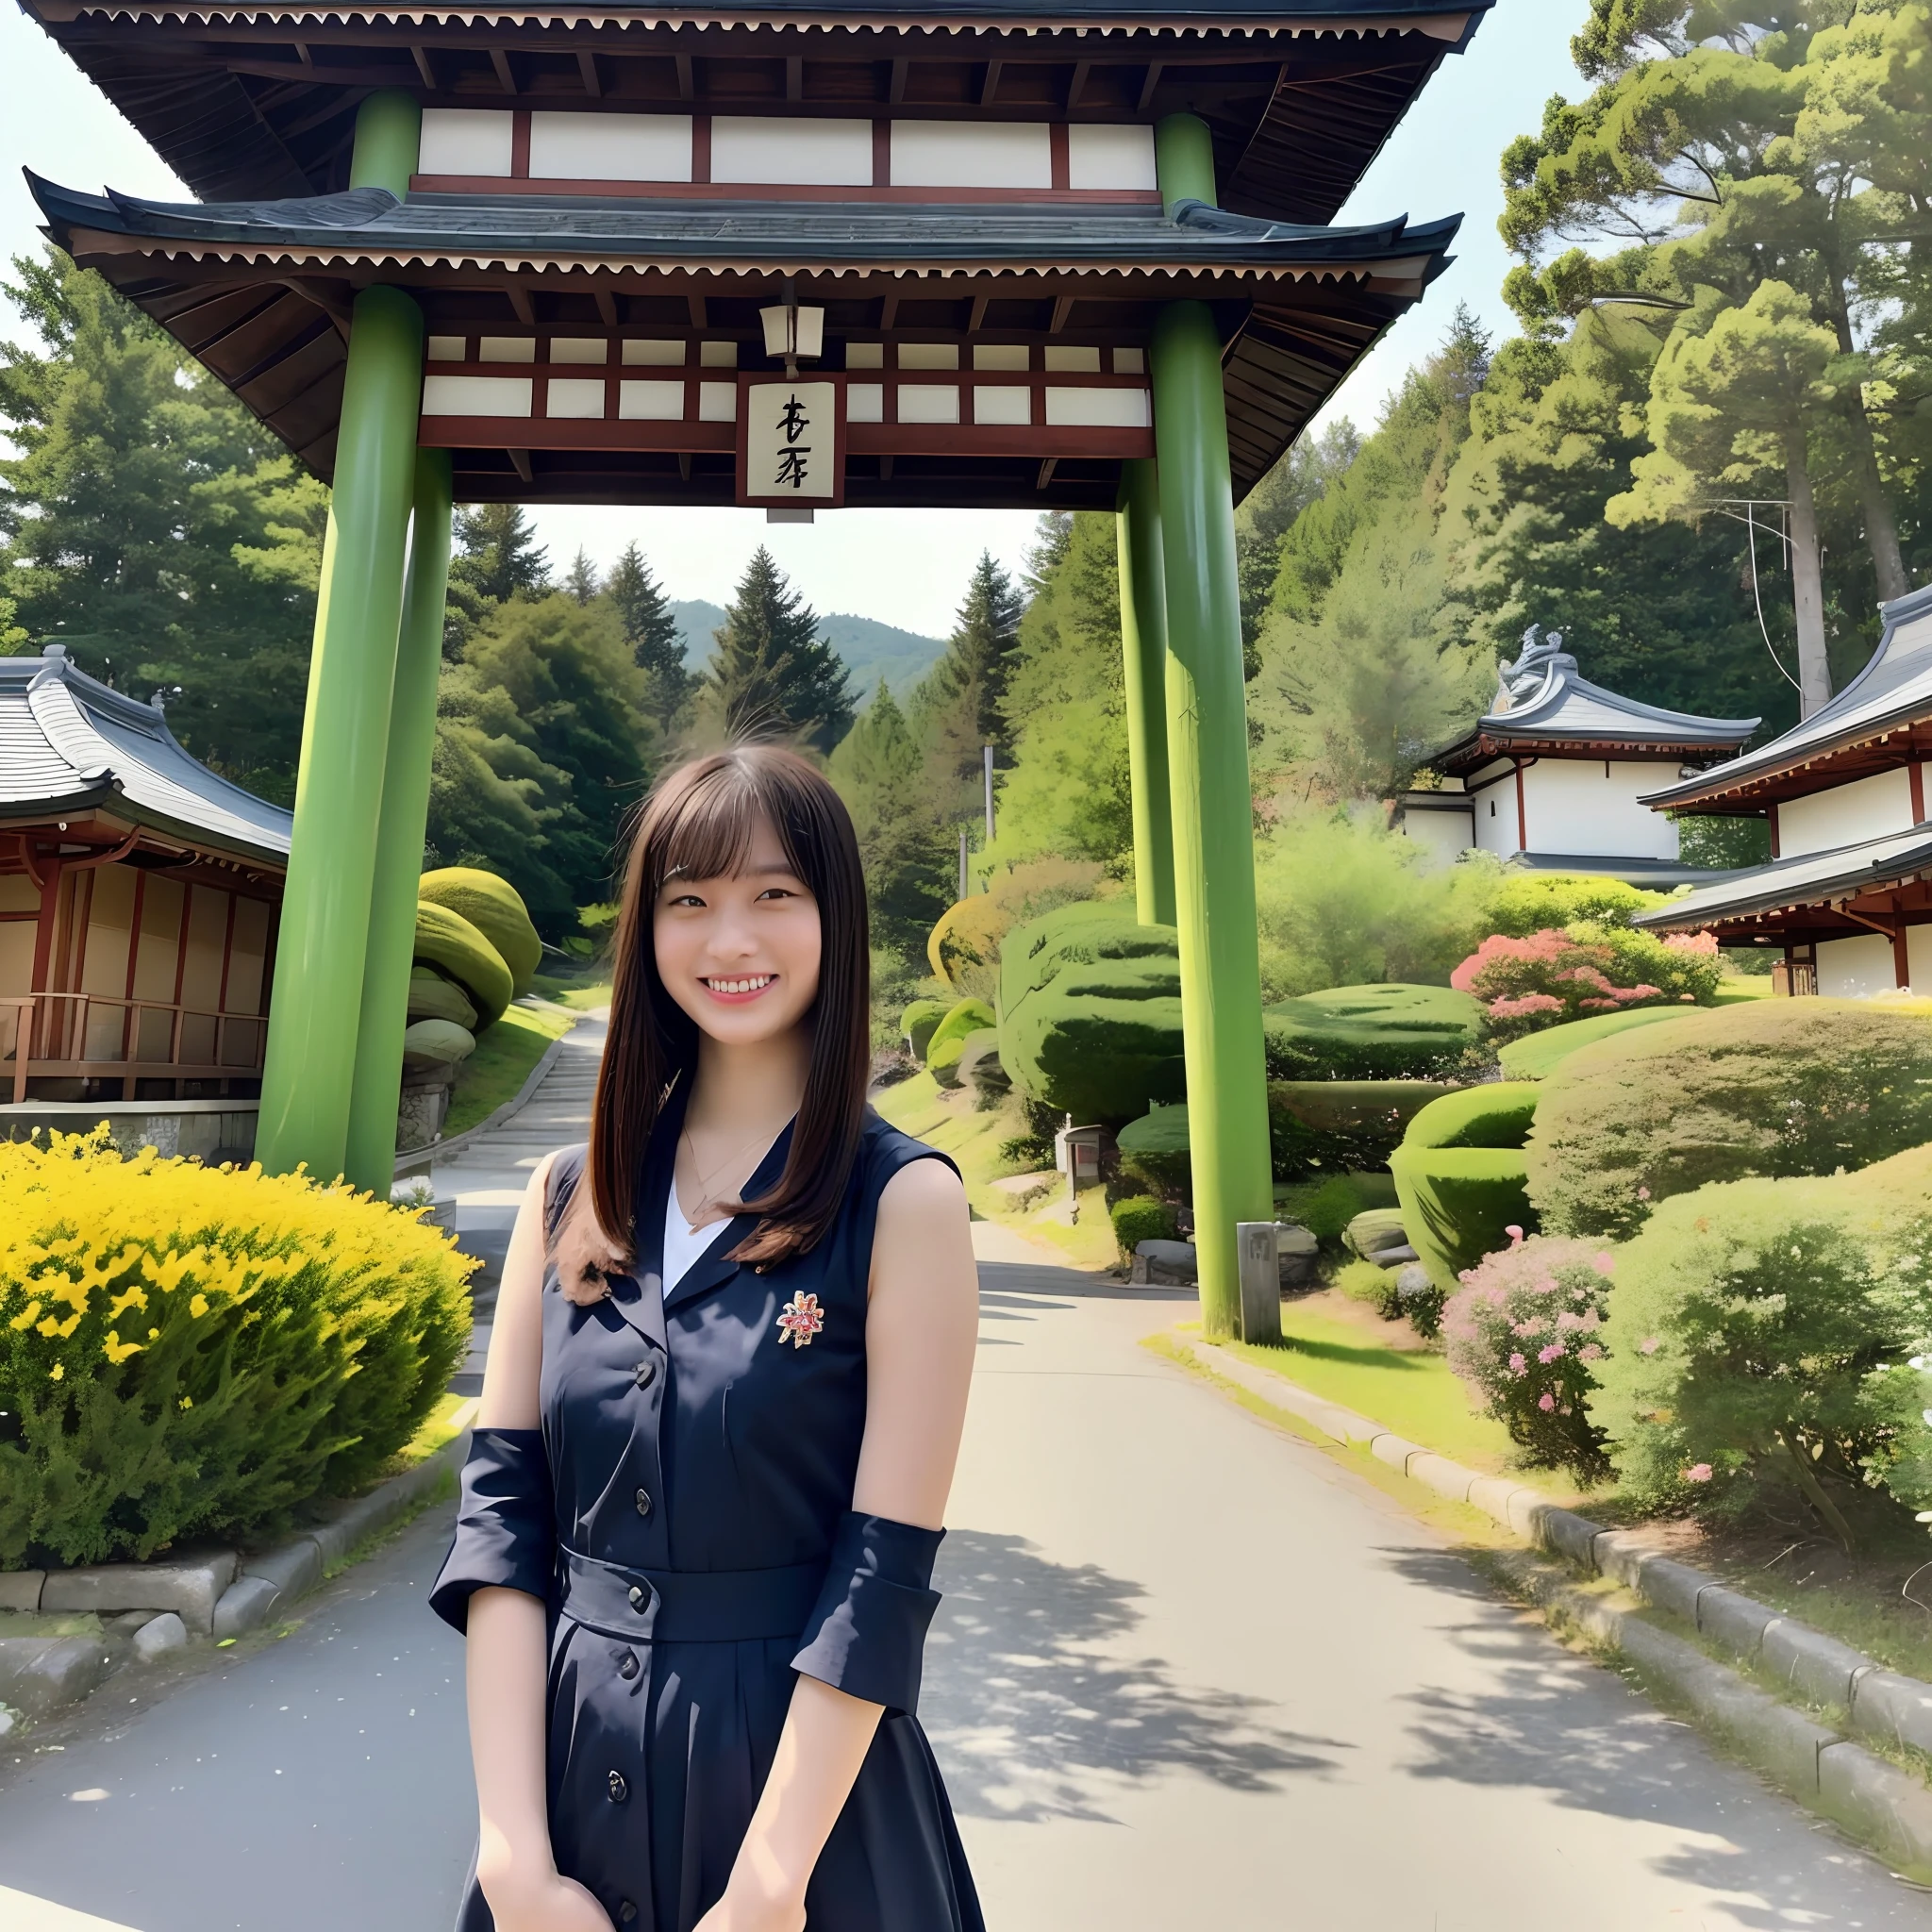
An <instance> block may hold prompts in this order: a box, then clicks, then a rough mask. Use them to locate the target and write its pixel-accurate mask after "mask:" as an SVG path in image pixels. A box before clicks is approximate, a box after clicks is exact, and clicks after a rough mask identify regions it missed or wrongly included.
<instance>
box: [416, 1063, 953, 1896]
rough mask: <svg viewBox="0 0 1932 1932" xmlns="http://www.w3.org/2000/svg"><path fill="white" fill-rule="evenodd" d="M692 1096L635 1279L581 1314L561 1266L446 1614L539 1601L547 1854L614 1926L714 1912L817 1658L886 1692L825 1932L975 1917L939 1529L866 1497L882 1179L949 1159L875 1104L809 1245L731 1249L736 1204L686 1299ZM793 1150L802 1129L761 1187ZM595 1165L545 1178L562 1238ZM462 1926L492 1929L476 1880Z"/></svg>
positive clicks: (818, 1891) (821, 1671)
mask: <svg viewBox="0 0 1932 1932" xmlns="http://www.w3.org/2000/svg"><path fill="white" fill-rule="evenodd" d="M683 1110H684V1109H683V1101H682V1099H681V1097H679V1096H678V1095H676V1094H674V1095H673V1097H672V1099H671V1101H670V1103H669V1104H668V1105H667V1106H666V1108H665V1109H664V1112H663V1114H662V1115H661V1116H660V1117H659V1119H658V1125H657V1130H656V1132H655V1133H654V1134H653V1136H652V1140H651V1146H650V1151H649V1153H648V1155H647V1157H646V1159H645V1164H644V1171H643V1175H642V1178H641V1185H640V1188H639V1195H638V1202H637V1214H636V1221H635V1226H636V1229H637V1235H638V1256H637V1262H636V1267H635V1272H634V1276H633V1277H632V1278H628V1279H621V1280H618V1281H616V1282H614V1283H613V1293H612V1295H611V1297H610V1298H609V1299H608V1300H606V1301H601V1302H598V1303H596V1304H594V1305H592V1306H591V1307H579V1306H577V1305H576V1304H575V1303H573V1302H571V1301H569V1300H567V1299H566V1298H565V1296H564V1295H563V1294H562V1293H561V1292H560V1291H558V1285H557V1280H556V1276H555V1274H554V1272H553V1273H552V1274H547V1275H546V1276H545V1280H544V1293H543V1366H542V1377H541V1417H542V1426H541V1429H527V1430H525V1429H478V1430H476V1432H475V1437H474V1439H473V1441H472V1446H471V1452H470V1457H469V1461H468V1463H467V1465H466V1467H465V1469H464V1472H463V1485H462V1498H461V1505H460V1509H459V1514H458V1527H457V1532H456V1538H455V1541H454V1542H453V1544H452V1546H451V1549H450V1553H449V1556H448V1557H447V1559H446V1560H445V1562H444V1564H443V1566H442V1571H441V1574H440V1575H439V1577H438V1578H437V1581H436V1585H435V1588H434V1589H433V1591H431V1596H430V1601H431V1604H432V1606H433V1607H434V1608H435V1609H436V1611H437V1613H438V1614H439V1615H440V1616H441V1617H442V1618H444V1620H445V1621H447V1622H448V1623H451V1624H454V1625H455V1626H456V1627H457V1628H458V1629H461V1628H463V1627H464V1624H465V1622H466V1619H467V1616H468V1607H469V1599H470V1596H471V1594H472V1593H473V1592H474V1591H476V1590H479V1589H482V1588H484V1587H486V1586H491V1585H496V1586H504V1587H507V1588H509V1589H512V1590H521V1591H526V1592H527V1593H529V1594H530V1595H533V1596H538V1597H541V1598H542V1599H543V1601H544V1602H545V1603H546V1605H547V1606H548V1607H549V1612H550V1632H551V1637H550V1670H549V1685H548V1693H549V1710H550V1727H549V1764H548V1784H549V1805H550V1836H551V1844H552V1847H553V1850H554V1852H555V1855H556V1858H557V1864H558V1870H559V1871H561V1872H562V1873H564V1874H566V1875H568V1876H570V1877H573V1878H575V1879H576V1880H577V1881H578V1882H579V1883H581V1884H583V1885H585V1886H587V1887H588V1888H589V1889H590V1890H591V1891H592V1892H593V1893H594V1894H595V1895H596V1897H597V1898H598V1900H599V1901H600V1902H601V1903H602V1905H603V1907H604V1909H605V1910H606V1911H607V1912H608V1913H609V1915H610V1920H611V1923H612V1924H613V1925H614V1926H616V1927H617V1928H618V1932H691V1927H693V1926H694V1925H695V1924H697V1922H698V1920H699V1919H701V1918H702V1917H703V1916H704V1914H705V1912H706V1911H708V1909H709V1908H710V1907H711V1906H712V1905H714V1904H715V1903H716V1902H717V1900H718V1898H719V1897H720V1895H721V1894H722V1893H723V1891H724V1884H725V1880H726V1879H727V1878H728V1877H729V1875H730V1873H731V1867H732V1862H733V1860H734V1859H735V1858H736V1857H737V1855H738V1849H739V1845H740V1843H741V1841H742V1840H743V1837H744V1832H745V1829H746V1827H747V1825H748V1824H750V1822H751V1816H752V1811H753V1809H754V1807H756V1806H757V1803H758V1795H759V1792H760V1790H762V1788H763V1785H764V1782H765V1778H766V1775H767V1774H768V1773H769V1771H770V1770H771V1766H772V1760H773V1757H774V1754H775V1752H776V1749H777V1744H778V1736H779V1732H780V1731H781V1729H782V1728H783V1726H784V1722H785V1714H786V1710H787V1707H788V1705H789V1702H790V1699H791V1690H792V1685H793V1683H794V1682H795V1678H796V1674H798V1673H804V1674H808V1675H811V1676H815V1677H818V1678H821V1679H823V1680H824V1682H825V1683H828V1684H831V1685H834V1686H836V1687H837V1688H839V1689H841V1690H843V1691H848V1692H850V1693H851V1694H852V1695H854V1696H856V1697H862V1698H865V1699H867V1700H868V1701H870V1702H873V1703H876V1704H881V1705H884V1706H885V1707H886V1714H885V1717H884V1718H883V1719H882V1720H881V1722H880V1724H879V1727H878V1731H877V1734H876V1735H875V1737H874V1740H873V1744H872V1748H871V1750H870V1751H869V1752H868V1753H867V1755H866V1758H865V1762H864V1765H863V1767H862V1768H861V1769H860V1771H859V1774H858V1782H857V1783H856V1784H855V1785H854V1787H853V1790H852V1794H851V1796H850V1798H849V1799H848V1800H847V1802H846V1805H845V1807H844V1810H843V1811H842V1812H841V1815H840V1818H839V1822H838V1824H836V1825H835V1826H834V1827H833V1830H832V1835H831V1837H830V1839H829V1840H827V1842H826V1845H825V1848H824V1853H823V1855H822V1856H821V1857H820V1859H819V1862H818V1865H817V1867H816V1868H815V1870H814V1872H813V1874H812V1878H811V1883H810V1886H809V1888H808V1891H807V1893H806V1924H807V1927H808V1932H984V1921H983V1920H982V1918H981V1916H980V1911H979V1905H978V1900H977V1898H976V1896H975V1894H974V1888H973V1879H972V1874H970V1872H969V1871H968V1870H967V1866H966V1858H965V1854H964V1851H963V1849H962V1848H961V1846H960V1843H959V1837H958V1831H957V1829H956V1828H955V1826H954V1823H953V1814H952V1809H951V1807H950V1806H949V1805H948V1803H947V1800H946V1793H945V1788H944V1786H943V1785H942V1783H941V1779H940V1774H939V1767H938V1766H937V1765H936V1764H935V1763H934V1761H933V1756H932V1750H931V1747H930V1746H929V1745H928V1743H927V1742H926V1739H925V1734H924V1731H923V1730H921V1728H920V1725H919V1722H918V1719H917V1718H916V1717H915V1716H914V1715H913V1713H914V1710H915V1708H916V1707H917V1703H918V1697H919V1675H920V1659H921V1655H922V1652H923V1649H924V1641H925V1630H926V1625H927V1624H928V1623H929V1622H930V1620H931V1617H932V1613H933V1610H934V1609H935V1608H936V1607H937V1606H938V1603H939V1597H938V1595H937V1593H936V1592H935V1591H933V1590H932V1588H931V1576H932V1564H933V1558H934V1556H935V1555H936V1553H937V1551H938V1548H939V1544H940V1541H941V1537H942V1535H943V1532H942V1531H936V1530H923V1529H919V1528H916V1527H913V1526H911V1525H909V1524H901V1523H894V1522H891V1521H890V1520H888V1519H886V1518H882V1517H874V1516H863V1515H859V1514H858V1513H857V1512H855V1511H854V1510H853V1508H852V1486H853V1480H854V1476H855V1474H856V1473H857V1470H858V1450H859V1442H860V1438H861V1436H862V1434H863V1431H864V1428H865V1374H866V1370H865V1318H866V1288H867V1281H868V1278H869V1275H870V1272H871V1265H872V1242H873V1225H874V1217H875V1214H876V1211H877V1208H878V1200H879V1194H880V1192H881V1191H882V1190H883V1189H884V1187H885V1185H886V1183H887V1182H888V1181H889V1180H890V1179H891V1177H892V1175H893V1174H896V1173H897V1172H898V1171H899V1170H900V1169H901V1168H902V1167H904V1166H906V1165H907V1163H908V1162H909V1161H913V1160H919V1159H924V1158H938V1159H943V1158H944V1156H942V1155H935V1154H934V1151H933V1150H932V1149H931V1148H929V1147H926V1146H924V1145H923V1144H922V1143H921V1142H919V1141H913V1140H910V1139H908V1137H907V1136H906V1135H904V1134H901V1133H899V1132H897V1131H896V1130H895V1129H893V1128H891V1127H890V1126H888V1125H887V1124H885V1123H884V1122H883V1121H882V1120H880V1119H879V1118H878V1116H877V1115H876V1114H874V1113H873V1112H871V1111H870V1110H869V1109H868V1111H867V1114H866V1122H865V1131H864V1137H863V1139H862V1141H861V1142H860V1144H859V1149H858V1158H857V1159H856V1161H855V1162H854V1165H853V1170H852V1178H851V1181H850V1184H849V1186H848V1187H847V1190H846V1194H845V1200H844V1203H843V1205H842V1207H841V1209H840V1212H839V1214H838V1217H837V1219H836V1220H835V1221H834V1223H833V1224H832V1226H831V1227H830V1229H829V1230H828V1231H827V1233H826V1234H825V1235H824V1238H823V1239H822V1240H821V1241H819V1242H818V1244H817V1245H816V1246H815V1247H814V1248H813V1249H812V1250H811V1251H810V1252H809V1253H808V1254H806V1255H803V1256H800V1257H795V1258H793V1259H792V1260H790V1261H786V1262H781V1263H776V1264H774V1265H772V1266H771V1267H770V1268H769V1269H767V1270H766V1271H765V1272H762V1273H761V1272H759V1270H758V1268H756V1267H754V1266H751V1265H744V1266H741V1265H740V1264H739V1263H737V1262H734V1261H730V1260H727V1259H726V1258H725V1256H726V1253H727V1251H728V1250H730V1249H731V1248H733V1247H735V1246H736V1245H737V1244H738V1243H739V1242H740V1241H742V1240H743V1239H744V1238H745V1236H746V1235H748V1234H749V1233H750V1232H751V1229H752V1225H753V1224H752V1223H751V1222H750V1221H749V1220H748V1219H743V1218H741V1219H739V1220H734V1221H731V1222H729V1223H727V1224H724V1226H723V1227H721V1228H720V1230H719V1232H718V1235H717V1238H716V1239H715V1240H714V1241H712V1242H711V1243H710V1244H709V1246H708V1248H707V1249H706V1251H705V1252H704V1254H703V1255H702V1256H701V1257H699V1258H698V1259H697V1260H696V1261H695V1262H693V1263H692V1265H691V1269H690V1271H689V1272H688V1273H687V1274H685V1276H684V1277H683V1279H682V1280H680V1281H679V1282H678V1284H677V1285H676V1287H675V1289H674V1290H673V1291H672V1293H671V1294H670V1295H669V1296H668V1297H666V1296H665V1295H664V1294H663V1292H662V1285H661V1284H662V1274H661V1253H660V1251H661V1248H662V1244H663V1227H664V1210H665V1206H666V1197H667V1191H668V1190H669V1189H670V1187H671V1175H672V1163H673V1158H674V1155H675V1149H676V1144H677V1134H678V1131H679V1128H680V1126H681V1124H682V1118H683ZM790 1144H791V1129H790V1128H788V1129H787V1130H786V1132H785V1134H784V1135H783V1136H781V1137H780V1139H779V1141H778V1142H777V1144H776V1145H775V1146H774V1147H773V1149H772V1150H771V1152H770V1154H768V1155H767V1156H766V1158H765V1160H764V1161H763V1162H762V1163H761V1165H760V1166H759V1168H758V1172H757V1173H756V1174H754V1175H753V1176H752V1178H751V1180H750V1182H749V1183H748V1184H747V1186H746V1188H745V1193H746V1195H747V1196H748V1197H752V1198H756V1196H757V1195H758V1192H759V1191H762V1190H764V1189H766V1188H768V1187H770V1186H771V1185H773V1183H774V1181H775V1180H776V1178H777V1176H778V1174H780V1173H781V1172H782V1171H783V1166H784V1161H785V1156H786V1150H787V1148H788V1147H789V1146H790ZM583 1160H584V1150H583V1149H582V1148H575V1149H572V1150H570V1151H569V1152H567V1153H565V1154H562V1155H560V1156H558V1159H557V1160H556V1162H555V1163H554V1165H553V1168H552V1181H551V1192H550V1199H549V1202H548V1204H547V1206H548V1209H549V1216H550V1221H551V1225H552V1227H553V1228H554V1226H555V1224H556V1220H557V1217H558V1215H560V1213H561V1212H562V1209H563V1207H564V1205H565V1204H566V1203H567V1201H568V1199H569V1197H570V1193H571V1191H572V1190H573V1189H574V1188H575V1185H576V1182H577V1179H578V1176H579V1175H580V1174H581V1173H582V1170H583ZM948 1164H949V1165H950V1163H948ZM457 1923H458V1932H490V1928H491V1923H492V1922H491V1914H490V1908H489V1906H488V1904H487V1903H486V1901H485V1900H484V1897H483V1894H482V1891H481V1890H480V1889H479V1887H478V1886H477V1883H476V1880H475V1874H474V1871H473V1873H472V1875H471V1878H470V1881H469V1884H468V1888H467V1890H466V1893H465V1896H464V1899H463V1903H462V1906H461V1908H460V1911H459V1914H458V1922H457Z"/></svg>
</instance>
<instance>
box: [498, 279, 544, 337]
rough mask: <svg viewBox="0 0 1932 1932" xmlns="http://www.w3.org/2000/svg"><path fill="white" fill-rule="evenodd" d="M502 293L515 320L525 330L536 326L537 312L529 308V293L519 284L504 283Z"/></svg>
mask: <svg viewBox="0 0 1932 1932" xmlns="http://www.w3.org/2000/svg"><path fill="white" fill-rule="evenodd" d="M503 292H504V295H505V296H506V298H507V299H508V302H509V306H510V308H511V309H512V310H513V311H514V312H515V314H516V318H517V320H518V321H519V322H520V323H522V324H523V325H524V326H525V328H535V327H536V326H537V311H536V309H535V308H532V307H531V306H530V291H529V290H527V289H526V288H525V287H524V285H523V284H522V283H521V282H506V283H505V284H504V285H503Z"/></svg>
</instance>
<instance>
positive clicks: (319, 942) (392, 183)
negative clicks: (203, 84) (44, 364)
mask: <svg viewBox="0 0 1932 1932" xmlns="http://www.w3.org/2000/svg"><path fill="white" fill-rule="evenodd" d="M399 102H401V103H404V104H406V106H407V108H408V112H407V113H406V112H405V111H404V108H403V107H399V106H398V103H399ZM417 113H418V110H417V109H416V107H415V103H414V102H413V101H409V100H408V96H407V95H396V94H391V93H378V94H372V95H371V96H370V97H369V99H368V100H366V101H365V102H364V103H363V104H362V107H361V109H360V111H359V112H358V116H357V121H356V155H355V159H354V162H353V163H352V167H351V177H350V178H351V179H352V181H354V182H355V183H356V184H357V185H358V186H362V187H367V186H371V185H379V186H382V187H387V188H391V189H392V190H394V191H395V192H398V193H400V192H404V191H405V190H406V189H407V186H408V172H409V168H408V166H407V165H405V164H406V162H409V163H411V164H412V151H411V153H410V154H407V155H406V154H405V153H404V146H405V143H404V142H403V141H402V140H401V139H400V138H399V135H398V128H399V126H402V125H408V120H409V116H410V115H416V114H417ZM418 118H420V116H419V117H418ZM422 396H423V312H422V310H421V309H419V308H417V307H416V305H415V303H414V302H413V301H411V300H410V299H409V297H408V295H406V294H404V293H403V292H402V291H401V290H399V289H391V288H386V287H376V288H372V289H365V290H363V291H362V292H361V293H360V294H359V295H358V296H357V298H356V306H355V312H354V316H353V319H352V322H351V325H350V332H349V359H348V367H347V370H346V371H345V372H344V378H343V385H342V414H341V429H340V431H339V433H338V435H337V439H336V465H335V489H334V491H333V492H332V494H331V497H330V501H329V513H328V535H327V537H326V539H325V542H324V545H323V553H322V587H321V591H320V594H319V595H318V597H317V599H316V607H315V644H314V650H313V653H312V655H311V657H310V658H309V664H308V706H307V708H306V710H305V712H304V714H303V720H302V763H301V770H300V774H299V775H298V776H297V779H296V782H295V833H294V843H293V848H292V850H291V853H290V855H289V881H288V889H287V891H286V892H285V894H284V896H283V900H282V923H281V932H280V937H279V939H278V940H277V941H276V948H275V990H274V994H273V997H272V1001H271V1005H270V1008H269V1012H270V1019H269V1035H268V1061H267V1065H266V1066H265V1067H264V1068H263V1070H262V1081H261V1119H260V1125H259V1127H258V1130H257V1134H256V1143H255V1151H256V1157H257V1158H258V1159H259V1160H260V1161H261V1163H262V1165H263V1166H264V1167H266V1168H267V1169H269V1171H270V1172H271V1173H278V1174H279V1173H287V1172H288V1171H289V1170H290V1169H291V1168H293V1167H295V1166H297V1165H299V1164H302V1163H305V1162H306V1163H307V1165H308V1170H309V1172H310V1173H311V1174H317V1175H319V1176H321V1177H322V1178H323V1179H325V1180H329V1179H333V1178H334V1177H335V1176H336V1175H337V1174H341V1172H343V1161H344V1156H345V1154H346V1152H347V1144H348V1127H349V1098H350V1093H351V1091H352V1086H353V1078H354V1069H355V1063H356V1041H357V1036H358V1026H359V1021H360V1015H361V1008H362V980H363V959H364V953H365V949H366V946H367V942H368V938H369V909H370V890H371V887H372V885H373V883H374V880H375V850H376V827H377V824H378V820H379V818H380V814H381V809H382V792H383V772H384V766H385V764H386V763H387V760H388V750H389V720H390V703H391V691H392V690H393V687H394V683H395V669H396V635H397V630H398V626H399V625H400V624H401V621H402V604H403V553H404V547H405V542H406V538H407V534H408V523H409V499H410V495H411V486H412V479H413V475H414V469H415V461H416V422H417V414H418V411H419V409H420V408H421V404H422Z"/></svg>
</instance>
